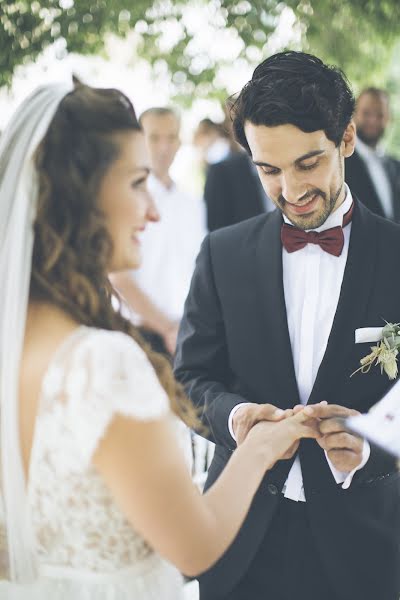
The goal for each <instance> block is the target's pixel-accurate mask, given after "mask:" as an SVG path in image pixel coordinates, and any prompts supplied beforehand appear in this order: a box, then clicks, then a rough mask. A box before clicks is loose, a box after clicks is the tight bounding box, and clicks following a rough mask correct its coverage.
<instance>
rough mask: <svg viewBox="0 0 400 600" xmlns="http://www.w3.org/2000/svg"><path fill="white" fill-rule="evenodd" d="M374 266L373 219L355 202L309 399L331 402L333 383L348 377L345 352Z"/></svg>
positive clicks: (364, 302)
mask: <svg viewBox="0 0 400 600" xmlns="http://www.w3.org/2000/svg"><path fill="white" fill-rule="evenodd" d="M375 264H376V221H375V217H374V216H373V215H372V214H371V213H370V212H369V210H368V209H366V208H365V207H364V206H363V205H362V204H361V203H360V202H358V201H356V202H355V207H354V214H353V220H352V230H351V236H350V244H349V252H348V257H347V263H346V268H345V272H344V276H343V283H342V289H341V292H340V297H339V302H338V306H337V309H336V313H335V318H334V321H333V325H332V330H331V333H330V336H329V340H328V345H327V348H326V351H325V354H324V358H323V360H322V362H321V365H320V368H319V371H318V375H317V378H316V381H315V384H314V387H313V390H312V393H311V396H310V399H309V403H310V404H315V403H316V402H320V401H321V400H329V401H330V402H332V401H334V402H337V403H339V404H340V401H339V400H338V399H335V397H334V395H333V394H334V383H335V381H341V380H342V379H343V377H350V375H351V371H352V365H350V364H348V362H347V357H348V352H347V351H346V349H349V350H350V349H351V348H352V347H353V345H354V332H355V330H356V329H357V327H359V326H360V325H359V324H360V323H362V322H363V315H364V312H365V311H366V309H367V305H368V299H369V296H370V293H371V291H372V287H373V283H374V271H375Z"/></svg>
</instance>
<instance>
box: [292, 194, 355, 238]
mask: <svg viewBox="0 0 400 600" xmlns="http://www.w3.org/2000/svg"><path fill="white" fill-rule="evenodd" d="M344 186H345V191H346V197H345V199H344V202H342V204H341V205H340V206H339V207H338V208H337V209H336V210H335V211H334V212H333V213H331V214H330V215H329V217H328V218H327V219H326V221H325V223H322V225H320V226H319V227H317V228H316V229H313V231H325V230H326V229H330V228H331V227H338V226H339V227H341V226H342V225H343V217H344V215H345V214H346V213H347V212H348V211H349V210H350V208H351V205H352V203H353V197H352V195H351V192H350V188H349V186H348V185H347V183H345V184H344ZM282 216H283V219H284V221H285V223H288V224H289V225H293V223H292V222H291V221H290V219H288V218H287V216H286V215H282Z"/></svg>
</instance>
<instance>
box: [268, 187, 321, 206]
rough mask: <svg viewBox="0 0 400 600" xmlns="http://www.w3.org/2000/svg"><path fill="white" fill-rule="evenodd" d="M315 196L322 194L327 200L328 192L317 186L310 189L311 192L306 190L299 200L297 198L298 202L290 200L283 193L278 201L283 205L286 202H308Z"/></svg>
mask: <svg viewBox="0 0 400 600" xmlns="http://www.w3.org/2000/svg"><path fill="white" fill-rule="evenodd" d="M314 196H321V198H322V199H323V200H326V194H325V192H323V191H322V190H319V189H317V188H315V189H313V190H310V191H309V192H306V193H305V194H304V195H303V196H302V197H301V198H299V199H298V200H296V202H289V201H288V200H286V198H284V196H282V194H281V195H280V196H279V197H278V203H279V205H280V206H281V207H284V206H285V204H306V203H307V201H308V200H311V199H312V198H314Z"/></svg>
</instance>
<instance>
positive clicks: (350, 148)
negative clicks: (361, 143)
mask: <svg viewBox="0 0 400 600" xmlns="http://www.w3.org/2000/svg"><path fill="white" fill-rule="evenodd" d="M355 145H356V124H355V123H354V121H353V119H352V120H351V121H350V123H349V124H348V125H347V127H346V129H345V130H344V134H343V138H342V141H341V144H340V152H341V155H342V156H343V158H348V157H349V156H351V155H352V154H353V152H354V148H355Z"/></svg>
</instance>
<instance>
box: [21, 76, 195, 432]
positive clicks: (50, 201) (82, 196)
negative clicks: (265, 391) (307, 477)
mask: <svg viewBox="0 0 400 600" xmlns="http://www.w3.org/2000/svg"><path fill="white" fill-rule="evenodd" d="M129 131H131V132H135V131H136V132H140V131H141V127H140V124H139V122H138V120H137V118H136V114H135V110H134V108H133V106H132V104H131V102H130V101H129V100H128V98H127V97H126V96H124V95H123V94H122V93H121V92H119V91H118V90H115V89H97V88H91V87H89V86H86V85H83V84H81V83H80V82H75V89H74V90H73V91H72V92H71V93H69V94H67V95H66V96H65V97H64V99H63V100H62V101H61V103H60V105H59V107H58V109H57V112H56V114H55V116H54V118H53V120H52V122H51V124H50V127H49V129H48V131H47V133H46V135H45V137H44V139H43V141H42V142H41V144H40V145H39V147H38V149H37V151H36V155H35V162H36V168H37V172H38V185H39V191H38V206H37V214H36V220H35V223H34V231H35V241H34V248H33V257H32V275H31V282H30V299H31V300H41V301H47V302H50V303H52V304H54V305H57V306H58V307H60V308H61V309H62V310H64V311H65V312H67V313H68V314H69V315H71V316H72V317H73V318H74V319H75V320H76V321H78V322H80V323H82V324H83V325H87V326H90V327H97V328H102V329H108V330H116V331H122V332H124V333H126V334H128V335H129V336H131V337H132V338H133V339H134V340H136V342H137V343H138V344H140V346H141V347H142V348H143V350H144V351H145V352H146V354H147V356H148V358H149V360H150V362H151V364H152V365H153V367H154V369H155V371H156V373H157V376H158V378H159V380H160V382H161V384H162V386H163V387H164V389H165V390H166V392H167V394H168V396H169V398H170V402H171V407H172V410H173V411H174V412H175V413H176V414H177V415H179V416H180V417H181V418H182V420H183V421H185V422H186V423H187V424H188V425H189V426H191V427H197V426H198V418H197V415H196V412H195V409H194V407H193V406H192V405H191V404H190V402H189V400H188V399H187V398H186V396H185V394H184V392H183V389H182V387H181V386H180V385H179V384H178V383H177V382H176V381H175V379H174V376H173V373H172V369H171V366H170V364H169V362H168V360H167V359H166V358H165V357H164V356H162V355H160V354H158V353H156V352H154V351H152V350H151V348H150V346H149V345H148V344H147V343H146V342H145V341H144V340H143V339H142V337H141V336H140V334H139V332H138V331H137V329H136V328H135V327H134V326H133V325H132V323H131V322H130V321H129V320H127V319H126V318H124V317H123V316H122V314H121V313H120V312H119V311H118V310H117V309H116V308H115V307H114V306H113V303H112V299H113V296H114V297H115V295H116V292H115V291H114V290H113V288H112V286H111V284H110V282H109V279H108V266H109V265H110V259H111V255H112V249H113V245H112V240H111V237H110V235H109V234H108V231H107V225H106V220H105V217H104V216H103V214H102V212H101V211H100V209H99V208H98V205H97V196H98V192H99V187H100V184H101V181H102V178H103V177H104V174H105V173H106V171H107V169H108V168H109V167H110V166H111V164H112V163H113V162H114V161H115V160H116V158H117V157H118V154H119V145H118V141H117V139H116V137H117V136H116V135H115V134H119V133H121V132H129Z"/></svg>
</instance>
